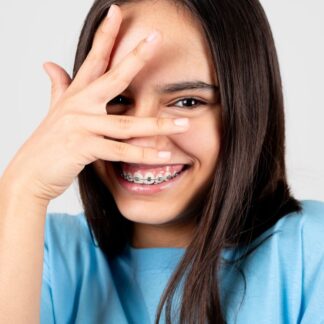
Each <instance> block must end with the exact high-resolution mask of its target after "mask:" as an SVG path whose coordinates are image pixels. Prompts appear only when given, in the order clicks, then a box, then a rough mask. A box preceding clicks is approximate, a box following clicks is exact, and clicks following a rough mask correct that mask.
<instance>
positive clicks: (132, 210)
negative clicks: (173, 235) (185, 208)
mask: <svg viewBox="0 0 324 324" xmlns="http://www.w3.org/2000/svg"><path fill="white" fill-rule="evenodd" d="M116 205H117V207H118V209H119V211H120V213H121V214H122V215H123V216H124V217H125V218H126V219H128V220H129V221H131V222H134V223H143V224H150V225H160V224H166V223H170V222H172V221H174V220H175V219H176V218H177V215H178V214H179V212H180V211H179V212H177V211H176V210H175V208H171V209H170V208H166V206H155V207H154V208H153V206H152V208H150V206H149V205H150V204H149V203H145V202H143V200H138V201H134V202H132V201H130V200H127V201H119V200H118V199H117V200H116ZM155 205H156V203H155ZM173 206H174V205H173Z"/></svg>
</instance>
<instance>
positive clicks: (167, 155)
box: [159, 151, 171, 159]
mask: <svg viewBox="0 0 324 324" xmlns="http://www.w3.org/2000/svg"><path fill="white" fill-rule="evenodd" d="M170 157H171V152H168V151H160V152H159V158H161V159H170Z"/></svg>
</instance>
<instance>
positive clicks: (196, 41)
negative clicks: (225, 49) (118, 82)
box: [109, 0, 216, 83]
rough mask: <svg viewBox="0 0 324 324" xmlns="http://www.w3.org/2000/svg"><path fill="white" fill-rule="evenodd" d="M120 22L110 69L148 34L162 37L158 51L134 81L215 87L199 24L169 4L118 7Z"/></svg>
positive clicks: (177, 7)
mask: <svg viewBox="0 0 324 324" xmlns="http://www.w3.org/2000/svg"><path fill="white" fill-rule="evenodd" d="M120 8H121V12H122V17H123V21H122V24H121V27H120V31H119V34H118V37H117V39H116V42H115V45H114V49H113V51H112V54H111V59H110V64H109V68H112V67H114V66H115V65H116V64H118V63H119V62H120V61H122V59H123V58H124V57H125V56H126V55H127V54H128V53H129V52H130V51H131V50H132V49H133V48H135V47H136V45H137V44H138V43H139V42H140V41H141V40H142V39H143V38H145V37H146V36H147V35H148V34H149V33H150V31H152V30H153V29H158V30H159V31H160V32H161V33H162V38H163V40H162V44H160V46H159V51H158V52H157V53H156V54H155V56H154V57H153V58H152V59H151V60H150V61H149V62H148V63H147V64H146V65H145V67H144V68H143V69H142V70H141V71H140V72H139V73H138V74H137V76H136V77H135V79H134V81H133V83H134V82H135V83H136V80H142V81H143V78H145V81H150V80H151V81H152V82H153V80H155V81H156V79H158V81H159V83H168V82H170V78H172V81H185V80H188V79H193V80H194V79H203V81H206V82H210V83H215V82H216V80H215V72H214V67H213V64H212V60H211V55H210V53H209V48H208V45H207V41H206V39H205V37H204V34H203V31H202V28H201V26H200V24H199V22H198V21H197V20H196V19H194V18H193V17H192V16H191V14H190V13H189V12H188V11H187V10H186V9H185V8H183V7H180V6H179V5H177V6H176V5H175V4H174V3H172V1H166V0H159V1H151V0H150V1H136V2H130V3H127V4H123V5H121V6H120Z"/></svg>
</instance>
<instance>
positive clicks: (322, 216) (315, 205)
mask: <svg viewBox="0 0 324 324" xmlns="http://www.w3.org/2000/svg"><path fill="white" fill-rule="evenodd" d="M300 202H301V206H302V210H301V211H300V212H293V213H290V214H287V215H286V216H284V217H283V218H281V219H280V220H279V221H278V222H277V223H276V224H275V226H274V228H273V230H274V232H278V233H279V236H280V238H281V239H286V240H293V241H294V240H295V243H296V240H297V241H298V240H299V239H300V240H302V241H303V243H306V244H315V245H314V246H313V248H316V247H318V245H320V246H321V247H322V246H323V244H322V237H323V234H324V202H322V201H318V200H300ZM292 243H293V242H292ZM323 251H324V248H323Z"/></svg>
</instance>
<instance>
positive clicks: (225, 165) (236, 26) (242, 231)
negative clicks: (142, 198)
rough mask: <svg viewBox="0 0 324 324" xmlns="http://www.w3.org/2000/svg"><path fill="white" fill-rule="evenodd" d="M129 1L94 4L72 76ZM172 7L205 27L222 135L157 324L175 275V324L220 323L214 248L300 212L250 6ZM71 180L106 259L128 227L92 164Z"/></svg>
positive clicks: (258, 17)
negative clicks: (104, 24)
mask: <svg viewBox="0 0 324 324" xmlns="http://www.w3.org/2000/svg"><path fill="white" fill-rule="evenodd" d="M137 1H140V0H137ZM170 1H171V0H170ZM128 2H130V0H121V1H114V0H97V1H95V2H94V4H93V6H92V7H91V9H90V11H89V13H88V15H87V17H86V20H85V22H84V26H83V28H82V32H81V35H80V39H79V44H78V48H77V53H76V57H75V65H74V71H73V77H75V75H76V73H77V71H78V70H79V68H80V66H81V65H82V63H83V61H84V60H85V58H86V56H87V54H88V52H89V51H90V48H91V45H92V40H93V37H94V34H95V31H96V29H97V28H98V26H99V24H100V22H101V21H102V19H103V18H104V17H105V15H106V13H107V11H108V9H109V7H110V6H111V4H113V3H115V4H118V5H122V4H123V3H128ZM131 2H136V1H134V0H131ZM172 2H174V3H176V4H177V5H180V6H182V7H183V8H186V9H187V10H189V12H191V14H192V15H193V16H194V17H195V18H196V19H197V20H198V21H199V23H200V24H201V26H202V27H203V30H204V33H205V37H206V40H207V41H208V44H209V48H210V52H211V55H212V58H213V62H214V66H215V73H216V67H217V77H218V80H219V87H220V98H221V108H222V134H221V145H220V153H219V156H218V161H217V168H216V169H215V174H214V177H213V179H212V182H211V186H210V188H209V190H208V192H207V193H206V194H205V195H204V197H202V199H201V206H200V207H201V208H197V210H200V212H199V217H197V220H196V231H195V233H194V235H193V238H192V241H191V243H190V244H189V246H188V247H187V248H186V251H185V254H184V256H183V258H182V259H181V260H180V262H179V265H178V267H177V269H176V270H175V272H174V273H173V276H172V277H171V278H170V280H169V283H168V285H167V287H166V289H165V290H164V293H163V295H162V297H161V300H160V304H159V306H158V310H157V314H156V320H155V323H156V324H157V323H158V322H159V320H160V317H161V313H162V309H163V305H164V304H165V303H166V321H167V323H171V304H172V299H173V297H174V294H175V291H176V289H177V287H178V285H179V283H180V281H181V280H182V279H183V278H185V281H184V285H183V291H182V301H181V310H180V313H179V320H180V323H195V324H197V323H206V322H208V323H213V324H216V323H225V318H224V317H225V315H224V309H223V308H222V305H221V301H220V292H219V283H218V280H217V273H218V272H219V268H220V264H221V252H222V249H223V248H225V247H241V246H248V245H249V244H250V243H251V242H252V241H253V240H254V239H255V238H257V237H258V236H259V235H260V234H262V233H263V232H265V231H266V230H267V229H269V228H270V227H271V226H272V225H274V224H275V222H276V221H277V220H278V219H280V218H281V217H283V216H284V215H286V214H288V213H290V212H299V211H301V204H300V202H299V201H298V200H296V199H294V197H292V195H291V193H290V190H289V186H288V184H287V178H286V165H285V119H284V104H283V95H282V85H281V77H280V71H279V64H278V59H277V54H276V49H275V45H274V40H273V37H272V32H271V29H270V26H269V23H268V20H267V17H266V15H265V13H264V10H263V8H262V6H261V5H260V3H259V2H258V1H257V0H244V1H242V0H181V1H179V0H178V1H176V0H173V1H172ZM78 182H79V188H80V195H81V199H82V203H83V207H84V212H85V215H86V218H87V222H88V224H89V228H91V231H93V233H94V235H95V238H96V240H97V243H98V246H99V247H100V248H101V249H102V251H103V252H104V253H105V255H107V256H108V257H110V258H113V257H115V256H117V255H118V254H119V253H120V252H121V251H122V250H123V248H124V247H125V244H126V242H129V240H130V236H131V234H132V222H130V221H129V220H127V219H126V218H124V217H123V216H122V215H121V213H120V212H119V210H118V208H117V206H116V204H115V201H114V199H113V197H112V195H111V193H110V192H109V191H108V189H107V187H106V186H105V185H104V184H103V182H102V181H101V180H100V179H99V177H98V175H97V174H96V173H95V171H94V168H93V166H92V164H90V165H88V166H86V167H85V168H84V170H83V171H82V172H81V173H80V174H79V176H78ZM250 252H251V251H250ZM250 252H247V253H250ZM247 253H246V255H247ZM251 311H252V310H251Z"/></svg>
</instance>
